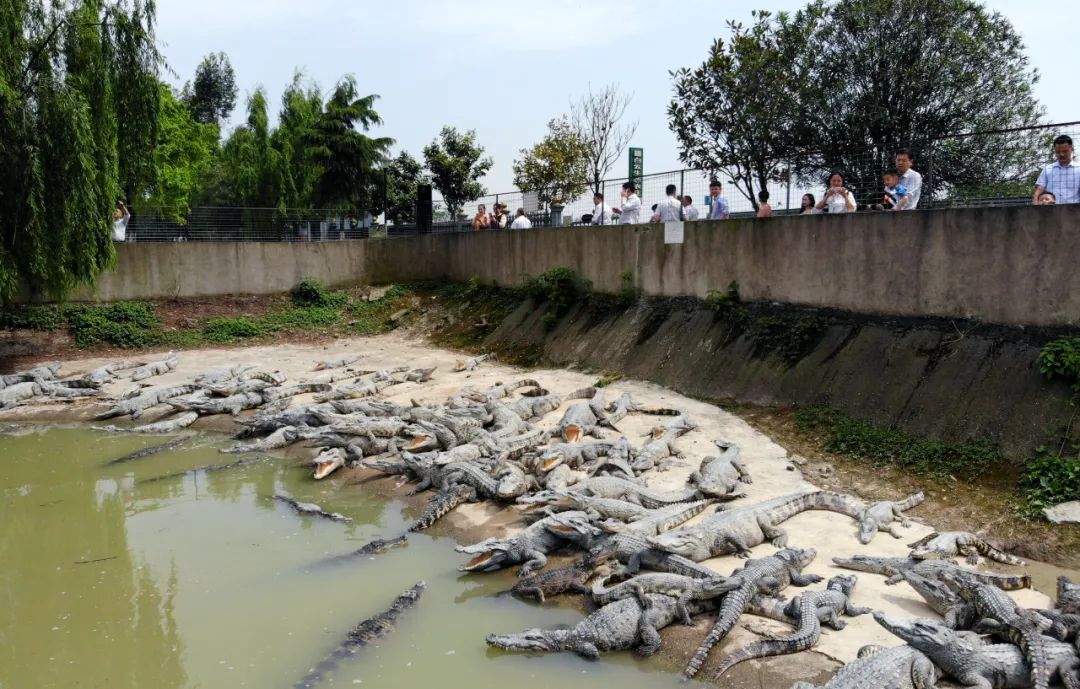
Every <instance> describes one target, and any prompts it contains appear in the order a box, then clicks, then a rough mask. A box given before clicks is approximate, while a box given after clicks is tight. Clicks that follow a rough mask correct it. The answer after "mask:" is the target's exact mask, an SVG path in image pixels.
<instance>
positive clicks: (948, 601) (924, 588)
mask: <svg viewBox="0 0 1080 689" xmlns="http://www.w3.org/2000/svg"><path fill="white" fill-rule="evenodd" d="M900 576H902V577H904V581H906V582H907V583H908V584H909V585H910V586H911V588H913V589H915V592H916V593H918V594H919V595H920V596H922V597H923V599H924V600H926V601H928V602H929V601H931V600H932V601H937V602H938V603H939V607H941V606H949V605H952V604H954V603H956V601H957V598H958V596H957V595H956V594H955V593H953V592H952V589H950V588H949V587H948V586H946V585H945V584H943V583H941V582H940V581H938V580H937V579H930V578H928V577H924V576H922V575H921V574H916V573H915V572H911V571H907V570H903V571H901V572H900Z"/></svg>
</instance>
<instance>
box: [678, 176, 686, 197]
mask: <svg viewBox="0 0 1080 689" xmlns="http://www.w3.org/2000/svg"><path fill="white" fill-rule="evenodd" d="M679 196H680V197H681V196H686V170H679ZM679 203H682V200H681V199H680V200H679Z"/></svg>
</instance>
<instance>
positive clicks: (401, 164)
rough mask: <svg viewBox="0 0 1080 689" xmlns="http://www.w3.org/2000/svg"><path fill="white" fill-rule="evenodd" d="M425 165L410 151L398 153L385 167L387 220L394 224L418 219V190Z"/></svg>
mask: <svg viewBox="0 0 1080 689" xmlns="http://www.w3.org/2000/svg"><path fill="white" fill-rule="evenodd" d="M423 170H424V168H423V166H422V165H421V164H420V161H418V160H417V159H416V158H413V157H412V156H411V155H409V152H408V151H402V152H401V153H398V154H397V156H396V157H394V158H393V159H391V160H390V162H388V163H387V164H386V167H385V168H384V172H385V173H386V184H387V188H386V220H387V221H388V222H392V223H394V224H401V223H411V222H414V221H415V220H416V191H417V187H418V186H419V185H420V183H421V182H422V181H423V179H424V177H423Z"/></svg>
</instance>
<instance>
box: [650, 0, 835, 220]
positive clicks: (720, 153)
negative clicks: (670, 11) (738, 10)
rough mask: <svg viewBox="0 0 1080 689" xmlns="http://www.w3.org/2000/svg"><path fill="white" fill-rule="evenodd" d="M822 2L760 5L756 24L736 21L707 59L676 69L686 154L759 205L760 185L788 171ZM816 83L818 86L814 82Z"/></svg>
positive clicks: (676, 111)
mask: <svg viewBox="0 0 1080 689" xmlns="http://www.w3.org/2000/svg"><path fill="white" fill-rule="evenodd" d="M822 14H823V9H822V7H821V6H820V5H811V7H810V8H808V9H807V10H804V11H800V12H798V13H796V14H795V15H789V14H787V13H784V12H781V13H780V14H778V15H777V16H776V17H775V18H774V17H773V16H772V14H770V13H769V12H764V11H754V12H753V17H754V23H753V24H752V25H751V26H750V27H749V28H747V27H744V26H743V25H741V24H738V23H735V22H729V23H728V28H729V30H730V31H731V39H730V40H729V41H728V42H726V43H725V42H724V40H723V39H717V40H716V41H714V42H713V45H712V47H711V48H710V50H709V55H708V57H707V58H706V59H705V62H704V63H702V65H701V66H700V67H698V68H696V69H694V70H690V69H687V68H683V69H679V70H677V71H675V72H672V77H673V80H674V88H675V97H674V99H673V100H672V102H671V104H670V105H669V106H668V123H669V125H670V126H671V129H672V131H674V133H675V137H676V138H677V139H678V141H679V159H680V160H682V161H683V162H684V163H687V164H688V165H690V166H692V167H695V168H698V169H701V170H707V171H708V172H710V173H711V174H712V175H714V176H718V177H726V178H727V179H728V180H729V181H730V182H731V183H732V185H733V186H734V187H735V188H736V189H737V190H738V191H739V193H740V194H742V195H743V196H744V197H745V198H746V199H747V200H749V201H750V203H751V204H752V205H753V207H754V208H757V194H756V190H757V189H764V188H766V186H767V185H768V183H769V182H770V181H781V180H783V179H785V178H786V175H787V174H788V169H789V165H788V163H787V159H788V158H789V157H790V156H791V154H792V152H793V150H794V149H795V146H796V145H797V142H798V132H797V130H798V122H799V118H800V111H801V108H802V103H801V99H802V97H803V91H804V90H805V87H806V86H807V80H806V74H807V69H808V67H807V53H808V51H809V50H810V47H809V42H808V41H809V38H810V36H811V35H813V32H814V30H815V28H816V26H817V24H818V22H819V21H820V19H821V16H822ZM811 88H812V87H811Z"/></svg>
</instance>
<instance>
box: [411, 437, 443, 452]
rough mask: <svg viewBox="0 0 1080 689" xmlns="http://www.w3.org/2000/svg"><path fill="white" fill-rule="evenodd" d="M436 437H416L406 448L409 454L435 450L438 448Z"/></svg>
mask: <svg viewBox="0 0 1080 689" xmlns="http://www.w3.org/2000/svg"><path fill="white" fill-rule="evenodd" d="M436 444H437V443H436V440H435V436H433V435H414V436H413V439H412V440H410V441H409V443H408V444H407V445H406V446H405V447H404V449H405V450H406V451H408V452H415V451H417V450H419V451H421V452H423V451H425V450H433V449H435V446H436Z"/></svg>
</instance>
